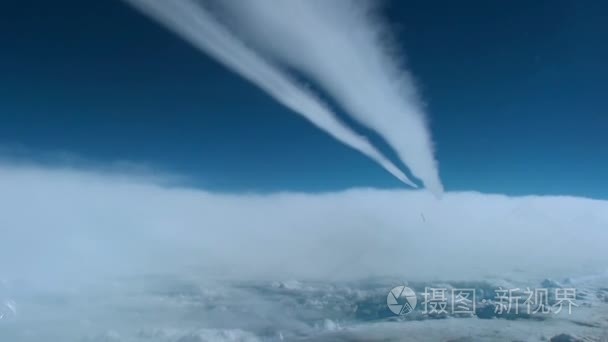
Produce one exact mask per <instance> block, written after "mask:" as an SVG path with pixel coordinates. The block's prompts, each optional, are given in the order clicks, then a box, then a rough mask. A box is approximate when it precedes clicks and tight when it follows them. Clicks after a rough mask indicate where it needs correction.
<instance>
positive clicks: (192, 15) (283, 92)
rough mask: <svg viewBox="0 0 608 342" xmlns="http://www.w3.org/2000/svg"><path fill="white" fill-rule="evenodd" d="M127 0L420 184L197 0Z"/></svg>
mask: <svg viewBox="0 0 608 342" xmlns="http://www.w3.org/2000/svg"><path fill="white" fill-rule="evenodd" d="M126 1H127V2H128V3H130V4H131V5H133V6H134V7H135V8H138V9H139V10H141V11H142V12H143V13H145V14H147V15H148V16H150V17H152V18H154V19H155V20H157V21H159V22H160V23H162V24H163V25H165V26H166V27H168V28H169V29H171V30H172V31H174V32H175V33H177V34H178V35H180V36H181V37H182V38H184V39H186V40H187V41H189V42H190V43H191V44H192V45H193V46H195V47H197V48H198V49H200V50H202V51H203V52H205V53H207V54H209V55H210V56H212V57H213V58H215V59H217V60H218V61H220V62H221V63H223V64H224V65H225V66H227V67H228V68H230V69H232V70H233V71H235V72H237V73H238V74H240V75H241V76H242V77H244V78H245V79H247V80H249V81H251V82H252V83H254V84H256V85H257V86H258V87H260V88H261V89H263V90H264V91H266V92H267V93H268V94H270V95H271V96H272V97H273V98H275V99H276V100H277V101H278V102H280V103H282V104H283V105H285V106H286V107H288V108H290V109H292V110H293V111H295V112H296V113H299V114H301V115H302V116H304V117H305V118H306V119H308V120H309V121H310V122H312V123H313V124H314V125H316V126H317V127H319V128H320V129H322V130H324V131H326V132H327V133H329V134H330V135H331V136H333V137H334V138H336V139H337V140H339V141H341V142H342V143H344V144H346V145H348V146H350V147H352V148H353V149H355V150H357V151H359V152H361V153H363V154H364V155H366V156H368V157H369V158H371V159H372V160H374V161H375V162H377V163H378V164H380V165H381V166H382V167H383V168H384V169H386V170H387V171H388V172H390V173H391V174H392V175H394V176H395V177H397V178H398V179H399V180H401V181H402V182H404V183H406V184H408V185H410V186H413V187H416V184H415V183H414V182H412V181H411V180H410V179H409V178H408V177H407V176H406V175H405V174H404V173H403V172H402V171H401V170H400V169H399V168H398V167H396V166H395V165H394V164H393V163H392V162H391V161H390V160H389V159H387V158H386V157H385V156H384V155H383V154H382V153H381V152H380V151H378V149H376V148H375V147H374V146H373V145H372V144H371V143H370V142H369V141H368V140H367V139H366V138H365V137H363V136H361V135H359V134H357V133H355V132H354V131H353V130H352V129H350V128H349V127H348V126H346V125H345V124H344V123H342V122H341V121H340V120H339V119H338V118H337V117H336V115H335V114H334V113H333V112H332V111H331V110H330V109H329V108H328V107H327V105H325V104H324V103H323V102H322V101H321V100H320V99H318V98H317V97H316V96H315V95H314V94H313V93H312V92H310V91H309V90H307V89H306V88H304V87H302V86H301V85H300V84H299V83H297V82H296V81H295V80H294V79H292V78H291V77H289V75H288V74H286V73H285V72H284V71H283V70H282V69H281V68H280V67H278V66H277V65H274V64H273V63H271V62H270V61H268V60H267V59H265V58H264V57H262V56H260V55H259V54H258V53H257V52H256V51H254V50H252V49H250V48H248V47H247V46H246V45H245V44H244V43H243V42H242V41H241V40H239V39H238V38H237V37H235V36H234V35H233V34H232V33H231V32H230V31H229V30H228V29H226V28H225V27H224V26H223V25H222V24H221V23H219V22H218V21H217V20H216V19H215V18H214V17H213V16H212V15H210V14H209V12H207V11H206V10H205V9H204V8H203V7H201V6H199V5H197V3H195V2H194V1H189V0H185V1H148V0H126Z"/></svg>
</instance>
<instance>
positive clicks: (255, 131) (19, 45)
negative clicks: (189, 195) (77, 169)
mask: <svg viewBox="0 0 608 342" xmlns="http://www.w3.org/2000/svg"><path fill="white" fill-rule="evenodd" d="M385 11H386V14H387V17H388V18H389V20H390V23H391V25H392V27H393V30H394V32H395V34H396V39H397V41H398V43H399V46H400V48H401V49H402V51H403V52H405V54H406V55H407V65H408V66H409V69H410V70H411V72H412V73H413V75H414V77H415V78H416V81H417V85H418V88H419V90H420V92H421V96H422V98H423V100H424V102H425V103H426V106H427V112H428V114H429V116H430V122H431V131H432V135H433V140H434V141H435V147H436V156H437V159H438V161H439V166H440V174H441V178H442V180H443V182H444V185H445V187H446V189H447V190H448V191H455V190H478V191H483V192H495V193H506V194H569V195H580V196H588V197H598V198H607V197H608V186H607V185H608V181H607V179H606V176H605V175H606V174H608V152H607V149H606V146H607V143H608V138H607V137H606V134H605V133H606V129H607V128H608V113H606V102H605V89H607V86H608V67H607V66H606V62H605V61H606V60H608V46H607V45H606V44H605V42H606V40H607V39H606V38H608V37H607V36H608V25H606V24H605V18H606V15H607V12H608V4H606V3H605V2H601V1H588V2H575V1H550V2H549V1H534V2H529V1H511V2H508V3H507V2H503V3H498V2H485V1H466V2H464V3H462V2H461V3H458V4H456V3H446V2H443V1H442V2H428V1H417V2H403V3H401V2H400V3H397V2H393V3H387V6H386V9H385ZM0 44H2V45H1V46H2V53H0V75H2V77H1V78H0V94H2V95H1V97H0V146H4V147H5V148H4V149H3V151H4V152H3V153H4V155H5V156H8V157H10V158H13V157H15V155H19V154H22V152H19V151H23V150H26V151H28V152H27V153H26V154H27V158H31V159H33V161H35V160H36V159H39V158H42V156H45V155H49V154H54V153H57V152H64V151H65V152H70V153H73V154H75V155H78V156H81V157H82V158H84V159H85V160H87V161H90V162H92V163H95V164H97V165H99V164H103V163H111V162H114V161H117V160H119V161H120V160H128V161H131V162H134V163H141V164H146V165H149V166H150V167H151V168H152V169H153V170H162V171H163V172H172V173H177V174H182V175H185V176H187V177H188V178H189V179H190V180H191V182H193V183H195V184H196V185H198V186H201V187H204V188H206V189H213V190H222V191H250V190H256V191H277V190H298V191H329V190H336V189H344V188H350V187H380V188H398V187H401V186H402V185H401V184H400V183H399V182H398V181H397V180H395V179H393V177H391V176H390V175H388V174H387V173H386V172H385V171H384V170H382V169H381V168H380V167H379V166H377V165H376V164H374V163H373V162H371V161H369V160H368V159H367V158H365V157H363V156H361V155H360V154H358V153H357V152H354V151H352V150H351V149H349V148H347V147H345V146H343V145H342V144H340V143H338V142H336V141H335V140H334V139H332V138H331V137H329V136H328V135H327V134H326V133H324V132H322V131H320V130H318V129H317V128H315V127H313V126H312V125H311V124H310V123H308V122H307V121H305V120H304V119H302V118H301V117H299V116H296V115H293V114H292V113H290V111H289V110H288V109H286V108H285V107H283V106H282V105H280V104H278V103H276V101H275V100H273V99H271V98H270V97H269V96H268V95H266V94H265V93H263V92H262V91H260V90H258V89H257V88H256V87H255V86H253V85H251V84H249V83H247V82H246V81H244V80H242V79H241V78H240V77H239V76H237V75H235V74H233V73H232V72H230V71H228V70H226V69H225V68H224V67H222V66H220V65H219V64H217V63H216V62H215V61H213V60H211V59H209V58H208V57H206V56H205V55H203V54H202V53H200V52H199V51H196V50H195V49H193V48H192V47H191V46H190V45H189V44H187V43H185V42H183V41H182V40H180V39H179V38H177V37H176V36H175V35H174V34H171V33H170V32H168V31H166V30H165V29H163V28H162V27H160V26H158V25H157V24H155V23H153V22H152V21H150V20H149V19H147V18H144V17H143V16H141V15H140V14H139V13H137V12H135V11H133V10H132V9H131V8H128V7H127V6H125V5H124V4H123V3H121V2H119V1H104V2H86V3H83V2H80V1H56V2H42V1H40V2H35V3H30V4H27V5H25V4H23V3H20V2H7V3H3V4H1V5H0ZM351 124H353V123H352V122H351ZM355 127H356V128H357V130H359V131H361V132H363V133H366V134H368V135H370V137H371V138H372V140H374V142H376V143H377V144H378V145H379V146H380V147H381V148H382V149H383V150H384V151H386V153H387V154H389V156H391V157H393V159H394V160H395V158H394V155H391V152H390V150H389V149H388V148H387V146H385V145H383V144H382V142H381V140H380V139H378V137H377V136H374V135H373V134H372V133H371V132H369V131H366V130H365V129H364V128H362V127H359V126H357V125H355ZM11 151H12V152H11Z"/></svg>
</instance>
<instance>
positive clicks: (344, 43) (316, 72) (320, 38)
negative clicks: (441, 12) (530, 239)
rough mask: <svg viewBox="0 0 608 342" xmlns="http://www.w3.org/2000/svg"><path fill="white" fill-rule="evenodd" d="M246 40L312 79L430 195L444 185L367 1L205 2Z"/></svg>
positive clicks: (412, 93) (412, 94)
mask: <svg viewBox="0 0 608 342" xmlns="http://www.w3.org/2000/svg"><path fill="white" fill-rule="evenodd" d="M203 2H204V3H206V4H209V5H211V6H213V8H214V10H215V11H216V12H217V13H218V17H219V18H220V19H221V20H223V21H224V22H225V23H226V25H227V26H228V27H229V28H230V29H231V30H232V31H234V32H235V33H236V34H237V35H238V36H239V37H241V38H242V39H243V40H244V41H245V42H246V43H248V44H250V45H251V46H254V47H256V48H257V49H258V50H260V51H261V53H262V55H266V56H268V57H270V58H272V59H273V60H275V61H277V62H278V63H280V64H284V65H286V66H289V67H291V68H294V69H296V70H299V71H300V72H302V73H303V74H304V75H306V76H308V77H310V78H312V79H313V80H314V81H316V82H317V83H318V85H319V86H320V87H321V88H323V89H324V90H325V91H327V92H328V94H330V95H331V96H333V97H334V99H335V100H336V102H337V103H338V104H340V105H341V106H342V107H343V109H344V110H345V111H346V112H347V113H348V114H349V115H351V116H352V117H353V118H354V119H355V120H357V121H358V122H359V123H361V124H363V125H364V126H367V127H368V128H370V129H372V130H374V131H375V132H377V133H378V134H379V135H380V136H382V138H383V139H384V140H385V141H386V142H387V143H388V144H389V145H390V146H391V147H392V148H393V149H394V150H395V151H396V153H397V155H398V156H399V159H400V160H401V161H402V162H403V163H404V164H405V165H407V166H408V167H409V169H410V170H411V171H412V174H413V175H414V176H416V177H418V178H420V179H421V180H422V181H423V182H424V184H425V186H426V187H427V188H428V189H429V190H431V191H432V192H433V193H435V194H436V195H441V194H442V192H443V186H442V184H441V180H440V178H439V172H438V167H437V162H436V161H435V159H434V156H433V155H434V153H433V146H432V142H431V135H430V132H429V129H428V125H427V122H426V117H425V113H424V110H423V107H422V105H421V103H420V100H419V96H418V94H417V91H416V87H415V85H414V82H413V78H412V76H411V75H410V73H409V72H408V70H406V69H405V68H404V67H403V66H402V65H401V63H400V62H399V60H400V59H402V56H399V55H398V54H397V53H395V51H397V50H398V49H396V48H395V47H394V46H393V45H394V44H391V43H390V40H387V36H389V35H388V34H387V33H388V32H387V31H388V30H386V29H385V27H384V26H385V25H384V24H383V23H382V21H381V20H378V18H377V17H375V16H374V13H373V12H374V11H373V6H375V4H376V3H375V2H371V1H353V0H333V1H324V0H290V1H282V0H249V1H238V0H217V1H216V0H207V1H203Z"/></svg>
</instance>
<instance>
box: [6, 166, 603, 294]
mask: <svg viewBox="0 0 608 342" xmlns="http://www.w3.org/2000/svg"><path fill="white" fill-rule="evenodd" d="M0 189H2V192H0V207H1V208H2V215H0V229H1V230H0V233H1V234H0V235H1V236H2V242H1V244H0V255H2V257H1V258H0V269H1V270H2V274H0V280H21V281H23V282H25V283H28V284H30V286H39V287H42V288H47V287H49V288H51V287H55V286H59V287H62V286H73V284H75V283H79V282H88V281H94V280H96V279H100V278H103V279H108V278H112V277H121V276H128V275H141V274H163V273H166V274H176V273H177V274H190V273H198V274H205V276H208V277H210V278H213V277H227V278H232V279H241V280H250V279H323V280H339V279H353V278H366V277H374V276H398V277H401V278H403V279H409V280H415V279H429V278H430V279H437V278H439V279H471V278H479V279H481V278H485V277H487V276H492V275H495V276H500V275H502V274H505V273H512V272H520V273H522V272H523V273H524V274H529V275H531V276H535V277H541V278H542V277H550V276H552V275H557V276H571V275H576V274H587V273H588V274H591V273H594V272H603V271H605V270H606V266H605V265H606V263H607V262H608V251H607V250H606V248H605V242H606V241H608V230H607V229H606V227H608V201H603V200H592V199H585V198H577V197H565V196H562V197H556V196H526V197H508V196H503V195H488V194H480V193H472V192H464V193H451V192H448V193H446V194H445V197H444V198H443V199H442V200H440V201H439V200H437V199H436V198H434V197H433V196H432V195H431V194H430V193H428V192H424V191H405V190H401V191H386V190H375V189H352V190H347V191H341V192H333V193H331V192H330V193H321V194H304V193H276V194H268V195H257V194H230V195H229V194H221V193H212V192H208V191H204V190H200V189H192V188H186V187H182V188H179V187H166V186H163V185H160V184H159V183H158V182H157V181H153V180H151V178H146V177H136V176H133V175H120V174H118V175H117V174H114V175H109V174H104V173H100V172H96V171H95V170H88V171H87V170H73V169H72V170H69V169H61V168H48V167H46V168H45V167H40V166H27V167H26V166H23V165H21V166H14V165H6V164H0Z"/></svg>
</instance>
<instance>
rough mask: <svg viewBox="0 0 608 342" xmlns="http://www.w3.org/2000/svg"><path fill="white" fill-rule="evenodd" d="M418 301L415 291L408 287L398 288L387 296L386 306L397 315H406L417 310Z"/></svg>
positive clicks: (393, 289) (394, 288)
mask: <svg viewBox="0 0 608 342" xmlns="http://www.w3.org/2000/svg"><path fill="white" fill-rule="evenodd" d="M417 303H418V300H417V299H416V293H415V292H414V290H412V289H410V288H409V287H407V286H396V287H393V288H392V289H391V291H390V292H389V293H388V295H387V296H386V305H387V306H388V308H389V310H391V312H392V313H394V314H395V315H406V314H408V313H410V312H412V311H413V310H414V308H416V304H417Z"/></svg>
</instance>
